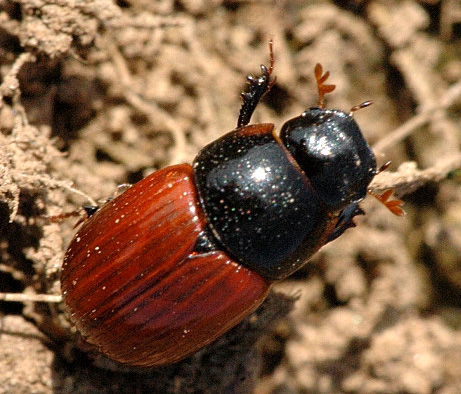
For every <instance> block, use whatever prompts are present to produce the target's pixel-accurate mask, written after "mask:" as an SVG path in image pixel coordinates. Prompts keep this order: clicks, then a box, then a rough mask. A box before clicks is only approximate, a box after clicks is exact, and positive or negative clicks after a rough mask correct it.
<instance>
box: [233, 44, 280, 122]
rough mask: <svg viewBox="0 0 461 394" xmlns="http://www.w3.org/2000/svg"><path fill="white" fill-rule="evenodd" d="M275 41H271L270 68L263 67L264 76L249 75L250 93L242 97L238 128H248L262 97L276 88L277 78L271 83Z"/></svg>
mask: <svg viewBox="0 0 461 394" xmlns="http://www.w3.org/2000/svg"><path fill="white" fill-rule="evenodd" d="M272 47H273V41H272V40H270V41H269V52H270V66H269V68H267V67H266V66H265V65H264V64H262V65H261V71H262V74H261V75H260V76H259V77H254V76H253V75H247V82H248V84H249V85H250V89H249V91H248V92H243V93H242V94H241V95H240V97H241V98H242V100H243V104H242V107H241V108H240V114H239V118H238V122H237V127H242V126H246V125H247V124H248V123H250V119H251V116H252V115H253V112H254V111H255V109H256V106H257V105H258V103H259V101H260V100H261V98H262V96H264V94H266V93H267V92H268V91H269V90H270V89H271V88H272V86H274V83H275V78H274V79H273V80H272V81H271V78H270V77H271V74H272V71H273V69H274V52H273V49H272Z"/></svg>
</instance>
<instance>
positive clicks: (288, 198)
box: [194, 108, 376, 280]
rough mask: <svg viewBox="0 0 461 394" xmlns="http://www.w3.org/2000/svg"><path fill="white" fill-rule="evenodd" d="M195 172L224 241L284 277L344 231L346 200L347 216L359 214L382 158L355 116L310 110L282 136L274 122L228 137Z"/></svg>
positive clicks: (237, 254) (251, 263) (266, 272)
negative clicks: (377, 158)
mask: <svg viewBox="0 0 461 394" xmlns="http://www.w3.org/2000/svg"><path fill="white" fill-rule="evenodd" d="M194 173H195V182H196V186H197V191H198V195H199V199H200V203H201V205H202V209H203V211H204V213H205V216H206V218H207V225H208V227H209V230H210V233H211V234H212V236H213V237H214V238H215V241H216V243H217V244H218V246H219V247H220V248H222V249H223V250H225V251H226V252H227V253H229V254H230V255H231V256H233V257H234V258H235V259H236V261H239V262H241V263H242V264H244V265H246V266H247V267H249V268H251V269H253V270H255V271H256V272H258V273H259V274H260V275H262V276H264V277H265V278H267V279H270V280H278V279H283V278H285V277H287V276H289V275H290V274H292V273H293V272H294V271H296V270H297V269H299V268H300V267H301V266H302V265H304V264H305V263H306V262H307V261H308V260H309V259H310V258H311V257H312V255H313V254H314V253H315V252H316V251H317V250H318V249H319V248H320V247H321V246H322V245H323V244H325V243H326V242H328V241H330V240H332V239H334V238H336V237H337V236H338V235H340V234H341V233H342V232H343V231H344V229H341V228H340V229H338V228H335V226H336V223H337V222H338V218H341V213H342V212H343V211H344V210H345V208H347V207H348V206H349V209H348V210H347V212H348V213H347V215H348V217H347V218H346V219H345V221H346V222H350V217H353V216H354V215H356V214H357V213H355V212H356V208H355V205H356V204H357V202H358V201H360V200H361V199H363V198H364V197H365V194H366V191H367V187H368V185H369V183H370V182H371V180H372V178H373V176H374V175H375V173H376V162H375V158H374V155H373V153H372V151H371V149H370V147H369V146H368V144H367V142H366V141H365V140H364V139H363V136H362V134H361V133H360V130H359V128H358V126H357V124H356V123H355V121H354V120H353V118H352V116H351V115H350V114H347V113H344V112H342V111H332V110H324V109H320V108H311V109H309V110H307V111H306V112H304V113H303V114H302V115H301V116H299V117H297V118H294V119H292V120H290V121H288V122H287V123H285V125H284V126H283V127H282V131H281V136H280V138H279V137H277V136H275V135H274V134H273V125H272V124H258V125H251V126H243V127H239V128H237V129H235V130H234V131H232V132H230V133H228V134H226V135H224V136H223V137H221V138H220V139H218V140H216V141H214V142H212V143H211V144H209V145H207V146H206V147H205V148H204V149H202V150H201V151H200V153H199V154H198V156H197V157H196V159H195V161H194ZM349 212H353V213H352V214H350V213H349ZM349 216H350V217H349ZM347 226H349V223H348V224H347ZM332 234H333V235H332Z"/></svg>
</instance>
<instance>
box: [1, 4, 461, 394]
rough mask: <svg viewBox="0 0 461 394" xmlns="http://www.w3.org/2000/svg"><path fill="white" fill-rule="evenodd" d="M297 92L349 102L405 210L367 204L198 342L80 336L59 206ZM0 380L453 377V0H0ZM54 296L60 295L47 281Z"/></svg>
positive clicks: (318, 387)
mask: <svg viewBox="0 0 461 394" xmlns="http://www.w3.org/2000/svg"><path fill="white" fill-rule="evenodd" d="M270 38H272V39H273V40H274V52H275V70H274V75H276V76H277V83H276V85H275V86H274V87H273V88H272V90H271V91H270V93H269V94H268V95H267V96H266V97H265V98H264V100H263V102H262V103H261V104H260V105H259V106H258V108H257V110H256V112H255V114H254V116H253V119H252V123H260V122H270V123H274V124H275V125H276V127H277V128H280V127H281V125H282V124H283V123H284V121H286V120H287V119H290V118H292V117H294V116H297V115H299V114H300V113H301V112H303V110H304V109H306V108H308V107H310V106H314V105H316V102H317V93H316V86H315V83H314V78H313V69H314V66H315V64H316V63H318V62H319V63H321V64H322V65H323V67H324V69H325V70H329V71H330V73H331V76H330V79H329V82H331V83H334V84H335V85H336V90H335V91H334V92H333V93H331V94H330V95H328V97H327V106H328V107H331V108H340V109H346V110H347V109H349V108H352V107H353V106H354V105H357V104H359V103H361V102H363V101H366V100H372V101H373V102H374V105H373V106H371V107H369V108H367V109H363V110H360V111H358V112H356V114H355V118H356V120H357V122H358V123H359V124H360V126H361V128H362V131H363V133H364V135H365V136H366V138H367V140H368V141H369V142H370V144H371V146H372V147H373V149H374V151H375V153H376V156H377V159H378V162H379V163H380V164H382V163H384V162H386V161H387V160H392V163H393V164H392V166H391V167H390V169H388V170H386V171H385V172H383V173H381V174H379V175H378V176H377V177H376V178H375V180H374V182H373V184H372V187H373V189H374V190H375V191H378V192H379V191H382V190H384V189H386V188H394V189H395V192H396V194H397V196H398V197H399V198H401V199H402V200H404V202H405V211H406V216H405V217H404V218H401V217H396V216H393V215H392V214H390V213H389V212H388V211H387V210H386V209H385V208H384V207H383V206H382V205H381V204H379V203H377V202H376V201H375V200H374V199H373V198H368V199H367V200H366V201H364V202H363V204H362V207H363V209H364V210H365V211H366V213H367V214H366V215H365V216H361V217H359V218H357V220H356V222H357V228H355V229H351V230H348V231H347V232H346V233H345V234H344V235H343V236H341V237H340V238H339V239H337V240H336V241H334V242H332V243H331V244H329V245H327V246H326V247H324V248H323V249H322V250H321V251H320V252H319V253H318V254H317V255H316V256H315V258H314V259H313V260H312V262H310V263H309V264H307V265H306V267H305V268H303V269H302V270H300V271H299V272H297V273H296V274H295V275H293V277H291V278H289V279H288V280H285V281H283V282H281V283H279V284H277V285H276V286H274V289H275V290H276V292H277V293H273V294H272V295H271V296H270V297H269V298H268V300H267V302H265V303H264V304H263V305H262V307H261V308H260V309H259V310H258V311H257V312H256V313H255V314H253V315H252V316H250V317H249V318H248V319H246V320H245V321H244V322H242V323H241V324H240V325H239V326H237V327H236V328H235V329H233V330H232V331H231V332H230V333H228V334H227V335H225V336H223V337H222V338H220V339H219V340H218V341H217V342H216V343H214V344H212V345H211V346H209V347H207V348H206V349H204V350H202V351H201V352H199V353H197V354H196V355H194V356H193V357H191V358H189V359H187V360H184V361H182V362H180V363H178V364H175V365H172V366H169V367H164V368H161V369H155V370H139V369H136V368H129V367H125V366H120V365H117V364H115V363H112V362H111V361H109V360H106V359H105V358H104V357H102V356H100V355H95V354H93V353H91V352H87V351H85V348H84V347H82V345H81V343H80V342H79V340H78V336H77V335H76V333H75V331H74V329H73V328H72V327H71V325H70V323H69V322H68V319H67V316H66V313H65V311H64V308H63V305H62V303H59V302H57V303H51V302H50V303H44V302H32V301H27V299H31V298H34V297H36V295H38V294H40V295H41V294H48V295H56V296H59V295H60V290H59V270H60V265H61V262H62V258H63V254H64V252H65V248H66V245H67V243H68V242H69V241H70V239H71V237H72V235H73V233H74V231H75V230H74V229H73V228H72V226H73V224H75V222H76V220H77V219H75V218H72V219H69V220H64V221H63V222H62V223H51V222H50V221H49V220H45V219H43V216H51V215H59V214H61V213H63V212H70V211H74V210H76V209H78V207H80V206H82V205H85V204H86V205H88V204H90V205H91V204H94V203H95V201H96V202H98V201H102V200H104V199H106V198H108V197H110V196H112V195H113V194H114V192H115V191H116V189H117V185H119V184H123V183H134V182H136V181H138V180H140V179H141V178H142V177H144V176H145V175H147V174H149V173H151V172H153V171H155V170H156V169H159V168H161V167H164V166H167V165H170V164H175V163H182V162H191V161H192V159H193V157H194V156H195V154H196V153H197V152H198V150H199V149H200V148H201V147H202V146H203V145H204V144H206V143H208V142H210V141H212V140H214V139H216V138H217V137H219V136H221V135H222V134H224V133H225V132H228V131H230V130H232V129H233V128H234V127H235V126H236V121H237V117H238V111H239V107H240V98H239V93H240V92H241V91H243V90H244V89H245V88H246V84H245V75H246V74H248V73H253V74H258V73H259V72H260V69H259V65H260V64H262V63H264V64H268V60H269V59H268V57H269V51H268V41H269V39H270ZM0 78H1V79H0V297H1V298H2V299H6V298H8V297H10V298H11V296H9V294H11V293H14V294H19V295H22V296H23V297H24V298H25V299H26V301H24V302H22V303H19V302H13V301H11V300H10V301H0V393H96V392H97V393H115V392H117V393H134V392H135V393H143V392H146V393H147V392H148V393H152V392H154V393H166V392H170V393H251V392H256V393H258V394H269V393H274V394H275V393H308V392H309V393H443V394H449V393H459V388H460V387H461V5H460V3H459V2H458V1H456V0H441V1H437V0H435V1H422V0H421V1H412V0H405V1H379V0H370V1H300V0H299V1H296V0H280V1H270V0H269V1H264V0H261V1H258V0H255V1H220V0H178V1H171V0H159V1H149V0H123V1H119V2H117V3H115V2H112V1H109V0H73V1H61V0H16V1H13V0H0ZM58 298H59V297H58Z"/></svg>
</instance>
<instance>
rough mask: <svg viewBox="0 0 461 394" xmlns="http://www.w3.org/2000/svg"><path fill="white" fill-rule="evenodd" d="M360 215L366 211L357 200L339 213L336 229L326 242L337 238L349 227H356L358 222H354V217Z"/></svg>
mask: <svg viewBox="0 0 461 394" xmlns="http://www.w3.org/2000/svg"><path fill="white" fill-rule="evenodd" d="M358 215H365V212H364V211H363V210H362V208H360V207H359V204H358V203H356V202H355V203H353V204H350V205H348V206H347V207H346V208H344V209H343V210H342V212H341V213H340V215H339V218H338V222H337V223H336V226H335V228H334V230H333V231H332V232H331V234H330V235H329V236H328V238H327V240H326V242H325V243H328V242H331V241H333V240H335V239H336V238H338V237H339V236H340V235H342V234H343V233H344V231H346V230H347V229H348V228H352V227H355V226H356V224H355V223H354V217H355V216H358Z"/></svg>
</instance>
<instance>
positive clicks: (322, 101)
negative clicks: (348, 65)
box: [314, 63, 336, 108]
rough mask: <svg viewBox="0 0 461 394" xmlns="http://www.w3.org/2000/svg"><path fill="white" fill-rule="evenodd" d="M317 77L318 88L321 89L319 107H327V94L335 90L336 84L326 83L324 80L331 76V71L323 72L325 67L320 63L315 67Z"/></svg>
mask: <svg viewBox="0 0 461 394" xmlns="http://www.w3.org/2000/svg"><path fill="white" fill-rule="evenodd" d="M314 74H315V79H316V81H317V88H318V91H319V107H320V108H325V95H326V94H327V93H331V92H332V91H333V90H335V88H336V85H325V84H324V82H325V81H326V80H327V79H328V77H329V76H330V72H329V71H326V72H325V74H324V73H323V67H322V65H321V64H320V63H317V64H316V65H315V68H314Z"/></svg>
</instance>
